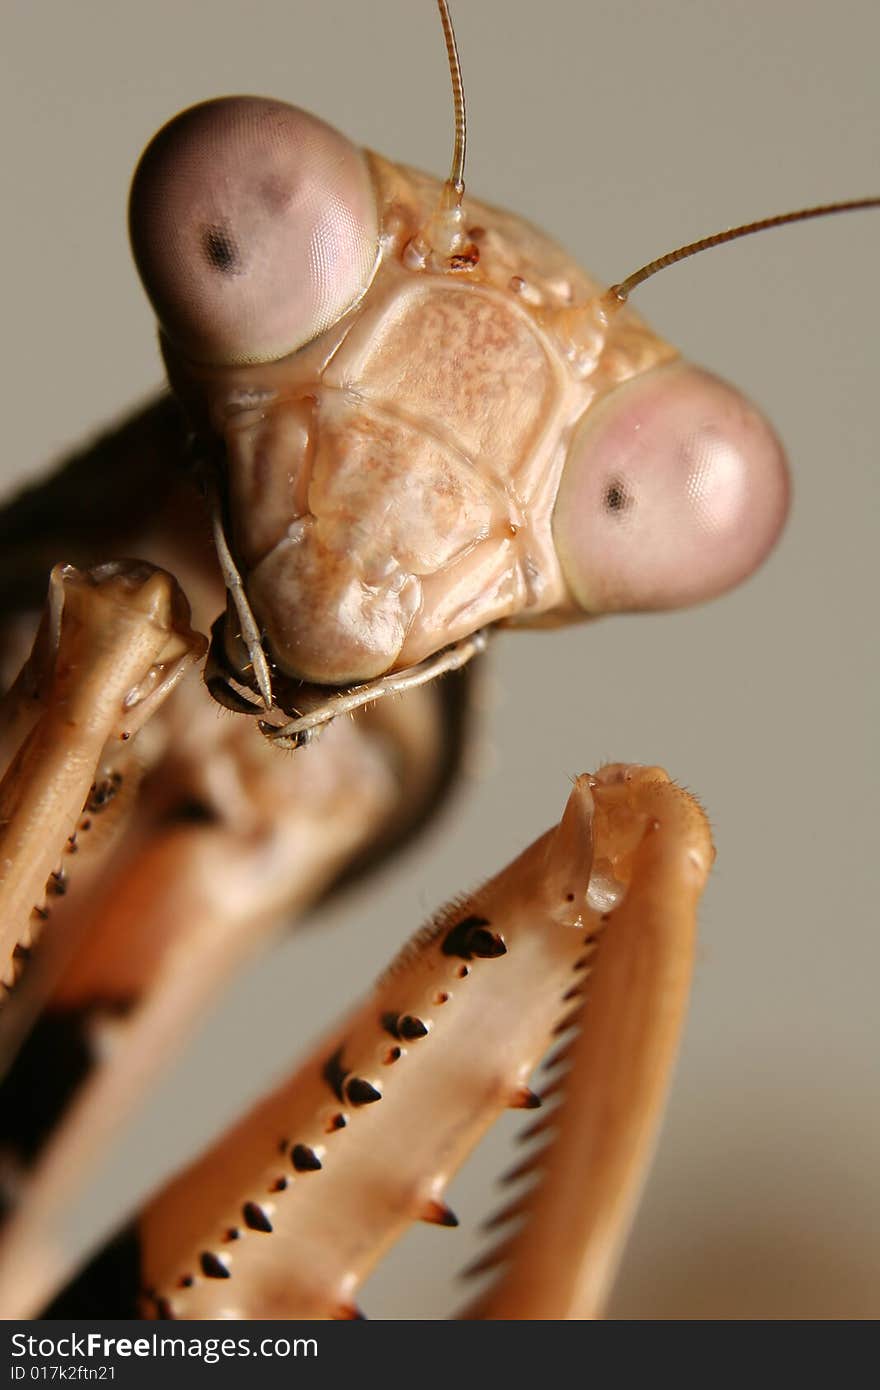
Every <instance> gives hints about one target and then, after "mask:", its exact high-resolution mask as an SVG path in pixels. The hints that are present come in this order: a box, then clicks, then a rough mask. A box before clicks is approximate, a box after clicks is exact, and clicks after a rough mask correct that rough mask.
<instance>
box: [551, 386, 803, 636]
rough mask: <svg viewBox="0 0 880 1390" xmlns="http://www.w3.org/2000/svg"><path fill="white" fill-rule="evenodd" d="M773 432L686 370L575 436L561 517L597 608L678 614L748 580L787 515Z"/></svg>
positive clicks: (614, 402) (587, 596)
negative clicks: (674, 611) (676, 611)
mask: <svg viewBox="0 0 880 1390" xmlns="http://www.w3.org/2000/svg"><path fill="white" fill-rule="evenodd" d="M788 492H789V487H788V470H787V467H786V463H785V455H784V453H783V451H782V446H781V444H780V442H779V440H778V439H777V437H776V435H775V434H774V433H773V430H772V429H771V427H770V425H769V424H768V423H767V421H766V420H765V419H764V417H763V416H762V415H761V414H759V412H758V411H757V410H756V409H755V408H754V406H752V405H750V404H749V402H748V401H747V400H746V399H745V397H744V396H741V395H740V393H739V392H738V391H735V390H734V389H733V387H731V386H728V385H726V383H725V382H723V381H719V380H718V378H717V377H713V376H710V375H709V374H708V373H707V372H702V371H698V370H697V369H696V368H695V367H690V366H688V365H687V364H685V363H674V364H672V365H670V366H666V367H660V368H658V369H656V370H655V371H652V372H647V373H646V374H645V375H644V376H640V377H635V378H633V379H632V380H631V381H628V382H626V383H625V384H624V385H623V386H619V387H618V388H617V389H616V390H615V391H613V392H612V393H611V394H610V395H609V396H608V397H607V398H606V399H605V400H603V401H601V402H599V403H598V404H597V405H595V406H593V407H592V408H591V409H590V410H589V411H587V413H586V415H585V416H584V417H583V419H582V421H581V423H580V424H579V425H578V426H577V428H576V430H575V433H574V436H573V438H572V442H571V446H570V448H569V452H568V458H567V460H566V464H565V470H564V472H563V476H562V482H561V484H560V489H559V495H558V497H557V501H556V508H555V511H554V514H553V535H554V540H555V543H556V549H557V552H558V555H559V559H560V563H561V565H562V569H563V572H564V574H565V577H566V580H567V582H568V584H569V586H570V588H571V590H572V593H573V594H574V596H575V598H576V599H577V601H578V603H579V604H580V605H581V607H583V608H584V609H585V610H586V611H587V612H590V613H610V612H615V611H620V610H623V609H651V608H679V607H683V606H685V605H687V604H690V603H697V602H699V601H700V600H702V599H708V598H712V597H713V596H714V595H715V594H719V593H722V592H723V591H724V590H725V589H729V588H731V587H732V586H733V585H734V584H737V583H739V582H740V580H742V579H745V578H746V576H747V575H749V574H751V572H752V571H753V570H754V569H756V568H757V566H758V565H759V564H760V563H761V561H762V560H763V559H764V557H765V556H766V555H767V553H768V551H769V550H770V549H771V547H772V546H773V543H774V542H775V540H776V538H777V536H778V535H779V532H780V531H781V529H782V526H783V523H784V521H785V517H786V513H787V511H788Z"/></svg>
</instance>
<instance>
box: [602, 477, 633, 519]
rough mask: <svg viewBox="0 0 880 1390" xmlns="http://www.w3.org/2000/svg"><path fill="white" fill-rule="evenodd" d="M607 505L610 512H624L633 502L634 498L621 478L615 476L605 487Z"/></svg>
mask: <svg viewBox="0 0 880 1390" xmlns="http://www.w3.org/2000/svg"><path fill="white" fill-rule="evenodd" d="M603 500H604V503H605V507H606V509H607V510H608V511H609V512H622V511H625V510H626V508H627V507H629V506H630V505H631V504H632V498H631V497H630V496H629V494H628V493H627V490H626V488H625V487H624V485H623V483H622V482H621V481H620V479H619V478H613V479H612V480H611V482H610V483H609V484H608V486H607V488H606V489H605V497H604V499H603Z"/></svg>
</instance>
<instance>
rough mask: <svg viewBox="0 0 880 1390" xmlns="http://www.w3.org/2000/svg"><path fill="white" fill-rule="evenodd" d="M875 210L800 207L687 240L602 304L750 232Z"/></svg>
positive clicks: (876, 200) (866, 202)
mask: <svg viewBox="0 0 880 1390" xmlns="http://www.w3.org/2000/svg"><path fill="white" fill-rule="evenodd" d="M877 207H880V197H872V198H851V199H849V200H848V201H847V202H844V203H822V204H820V205H819V206H818V207H812V208H801V209H800V210H799V211H798V212H782V213H779V214H778V215H777V216H776V217H762V218H761V220H760V221H758V222H744V223H743V224H742V226H740V227H731V228H730V229H729V231H726V232H716V233H715V234H714V236H706V237H701V238H700V240H699V241H691V242H689V243H688V245H687V246H679V247H678V249H677V250H675V251H667V253H666V255H665V256H658V257H657V259H656V260H654V261H649V262H648V264H647V265H643V266H642V267H641V269H640V270H634V271H633V273H632V275H628V276H627V277H626V279H625V280H621V281H620V283H619V284H617V285H612V286H611V288H610V289H609V290H606V291H605V294H604V295H603V296H602V298H603V302H604V303H605V305H606V307H608V308H611V309H613V308H616V307H618V306H619V305H621V304H625V303H626V301H627V299H628V298H629V296H630V294H631V293H632V291H633V290H634V289H636V288H637V287H638V286H639V285H643V284H644V283H645V281H646V280H649V279H650V278H651V276H652V275H656V274H657V272H658V271H659V270H665V269H666V267H667V266H669V265H675V264H676V262H677V261H686V260H687V258H688V257H689V256H696V255H697V254H698V253H699V252H700V251H709V250H710V249H711V248H712V247H713V246H723V245H724V243H725V242H726V241H737V240H738V239H739V237H743V236H751V235H752V234H753V233H754V232H766V231H768V230H769V229H770V228H771V227H785V226H787V225H788V224H789V223H790V222H807V221H809V220H810V219H811V218H813V217H830V216H831V215H832V214H834V213H837V212H859V211H862V210H864V209H865V208H877Z"/></svg>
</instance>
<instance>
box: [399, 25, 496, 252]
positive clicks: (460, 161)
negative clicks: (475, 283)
mask: <svg viewBox="0 0 880 1390" xmlns="http://www.w3.org/2000/svg"><path fill="white" fill-rule="evenodd" d="M437 8H438V10H439V11H440V22H441V24H442V25H443V37H444V39H445V40H446V57H447V58H448V60H449V77H450V80H451V82H452V106H453V110H454V112H455V143H454V144H453V147H452V168H451V169H450V171H449V177H448V178H447V180H446V182H445V183H444V185H443V192H442V193H441V195H440V199H439V202H438V204H437V207H436V208H435V209H434V212H433V213H432V214H431V216H430V218H429V219H428V221H427V222H426V224H425V225H424V226H423V227H422V228H421V230H420V231H419V232H418V233H417V234H416V235H415V236H414V237H413V238H412V240H411V241H410V242H409V243H408V245H407V247H406V248H405V250H404V263H405V264H406V265H408V266H410V267H411V268H412V269H413V270H424V269H425V267H426V266H429V265H430V266H432V267H433V268H434V269H435V270H446V271H450V270H451V271H456V272H457V271H468V270H471V269H473V267H474V266H475V265H476V264H477V262H478V261H479V259H480V252H479V249H478V248H477V247H476V246H475V245H474V244H473V243H472V242H470V241H468V239H467V236H466V235H465V229H464V211H463V209H462V205H461V203H462V198H463V197H464V161H465V153H466V150H467V114H466V112H465V105H464V83H463V82H462V79H461V62H460V60H459V57H458V45H457V43H456V42H455V30H454V29H453V27H452V19H451V18H450V14H449V6H448V4H447V3H446V0H437Z"/></svg>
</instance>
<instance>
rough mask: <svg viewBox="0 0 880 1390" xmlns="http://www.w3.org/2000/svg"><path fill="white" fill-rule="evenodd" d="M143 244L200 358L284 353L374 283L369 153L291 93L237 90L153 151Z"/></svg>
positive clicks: (188, 117) (172, 319) (217, 360)
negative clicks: (269, 95)
mask: <svg viewBox="0 0 880 1390" xmlns="http://www.w3.org/2000/svg"><path fill="white" fill-rule="evenodd" d="M129 226H130V231H131V241H132V247H133V249H134V256H135V260H136V262H137V267H138V270H139V272H140V276H141V279H142V280H143V282H144V286H145V288H146V291H147V294H148V295H149V296H150V299H151V301H152V303H153V307H154V308H155V310H156V313H157V315H158V317H159V320H160V322H161V324H162V326H163V328H164V330H165V332H166V333H167V334H168V337H169V338H170V339H171V340H172V341H173V342H174V343H175V345H176V346H177V347H179V348H180V349H181V351H183V352H184V353H185V354H186V355H187V356H189V357H191V358H192V359H194V360H196V361H199V362H206V363H213V364H217V365H220V364H230V365H231V364H234V363H246V362H265V361H272V360H274V359H276V358H279V357H283V356H285V355H286V354H287V353H289V352H292V351H294V350H295V349H296V348H298V347H301V346H302V345H303V344H304V343H306V342H308V341H309V340H310V339H311V338H313V337H315V335H316V334H318V333H320V332H322V331H323V330H324V329H325V328H328V327H329V326H330V324H332V323H334V322H335V321H336V320H337V319H338V318H339V317H340V316H341V315H342V314H343V313H344V312H345V310H346V309H348V308H349V306H350V305H351V304H352V303H353V301H354V300H355V299H356V298H357V297H358V295H359V294H361V292H362V291H363V290H364V289H365V288H366V286H367V285H368V284H369V281H370V277H371V274H372V270H373V266H374V263H375V259H376V248H377V241H378V228H377V219H376V203H375V197H374V194H373V187H372V183H371V180H370V174H369V170H368V168H367V165H366V162H365V159H364V156H363V155H362V153H361V152H360V151H359V150H358V149H357V148H356V147H355V146H354V145H352V144H351V142H350V141H349V140H347V139H346V138H345V136H344V135H340V134H339V132H338V131H336V130H333V128H332V127H331V126H328V125H325V124H324V122H323V121H319V120H318V119H317V118H316V117H314V116H310V115H308V113H307V112H305V111H300V110H298V108H297V107H295V106H288V105H286V104H285V103H284V102H280V101H268V100H265V99H263V98H260V97H224V98H221V99H220V100H218V101H208V102H204V103H203V104H202V105H200V106H193V107H191V108H190V109H189V110H188V111H184V112H182V113H181V115H179V116H176V117H175V118H174V120H173V121H170V122H169V123H168V125H166V126H164V127H163V128H162V130H160V131H159V133H158V135H156V136H155V137H154V138H153V140H152V141H151V142H150V144H149V145H148V146H147V148H146V150H145V151H144V154H143V156H142V157H141V161H140V164H139V165H138V167H137V170H136V172H135V176H134V181H133V183H132V189H131V200H130V204H129Z"/></svg>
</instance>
